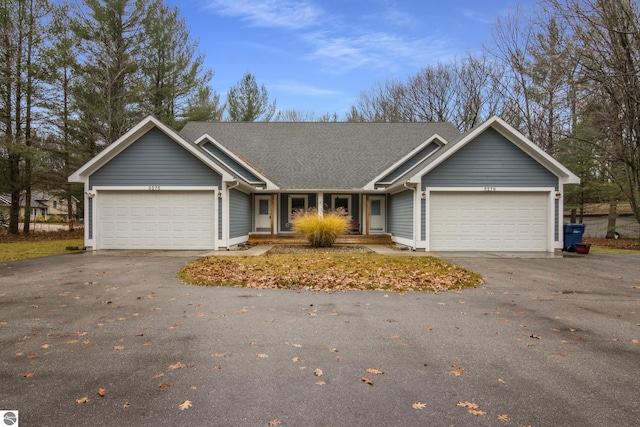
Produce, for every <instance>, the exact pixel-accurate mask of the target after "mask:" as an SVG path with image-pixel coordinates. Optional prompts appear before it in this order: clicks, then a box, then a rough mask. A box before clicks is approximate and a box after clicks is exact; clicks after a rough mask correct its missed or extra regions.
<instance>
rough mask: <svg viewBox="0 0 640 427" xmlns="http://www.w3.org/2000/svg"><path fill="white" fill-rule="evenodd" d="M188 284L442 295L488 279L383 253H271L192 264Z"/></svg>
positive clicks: (185, 276) (184, 274) (186, 272)
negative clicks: (416, 292) (378, 290)
mask: <svg viewBox="0 0 640 427" xmlns="http://www.w3.org/2000/svg"><path fill="white" fill-rule="evenodd" d="M179 277H180V278H181V279H182V280H183V281H184V282H186V283H190V284H197V285H205V286H239V287H249V288H258V289H267V288H268V289H307V290H321V291H326V292H335V291H348V290H368V289H382V290H387V291H396V292H405V291H410V290H413V291H427V292H442V291H448V290H454V289H462V288H467V287H475V286H478V285H480V284H482V277H481V276H480V275H478V274H476V273H473V272H471V271H468V270H466V269H464V268H460V267H456V266H455V265H453V264H450V263H447V262H445V261H442V260H440V259H438V258H433V257H406V256H384V255H378V254H333V253H317V254H265V255H261V256H257V257H233V258H231V257H209V258H203V259H200V260H198V261H195V262H192V263H190V264H188V265H186V266H185V267H184V268H183V269H182V270H181V271H180V273H179Z"/></svg>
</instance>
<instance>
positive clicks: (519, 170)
mask: <svg viewBox="0 0 640 427" xmlns="http://www.w3.org/2000/svg"><path fill="white" fill-rule="evenodd" d="M425 187H554V188H556V189H557V188H558V178H557V177H556V176H555V175H554V174H552V173H551V172H549V171H548V170H547V169H546V168H544V167H543V166H542V165H540V163H538V162H536V161H535V160H533V159H532V158H531V157H529V155H528V154H526V153H525V152H524V151H522V150H521V149H520V148H518V147H516V146H515V145H514V144H512V143H511V142H509V141H508V140H507V139H506V138H505V137H503V136H502V135H500V134H499V133H498V132H496V131H495V130H493V129H487V130H486V131H484V132H483V133H481V134H480V135H478V137H477V138H476V139H474V140H473V141H470V142H469V143H468V144H467V145H465V146H464V147H462V148H461V149H460V150H459V151H458V152H457V153H455V154H453V155H452V156H451V157H449V158H448V159H447V160H446V161H445V162H444V163H442V164H441V165H439V166H438V167H436V168H435V169H434V170H432V171H431V172H429V173H428V174H427V175H425V176H423V177H422V189H424V188H425Z"/></svg>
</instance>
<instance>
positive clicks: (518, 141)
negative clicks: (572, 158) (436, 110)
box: [409, 116, 580, 184]
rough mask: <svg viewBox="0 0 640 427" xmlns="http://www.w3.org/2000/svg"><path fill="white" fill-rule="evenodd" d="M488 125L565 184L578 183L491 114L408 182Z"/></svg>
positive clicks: (551, 158)
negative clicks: (562, 179) (561, 179)
mask: <svg viewBox="0 0 640 427" xmlns="http://www.w3.org/2000/svg"><path fill="white" fill-rule="evenodd" d="M489 127H491V128H493V129H495V130H496V131H497V132H499V133H500V134H501V135H502V136H504V137H505V138H506V139H507V140H508V141H510V142H511V143H512V144H514V145H515V146H517V147H519V148H520V149H521V150H523V151H524V152H525V153H527V154H528V155H529V156H530V157H531V158H532V159H534V160H536V161H537V162H538V163H540V164H541V165H542V166H543V167H544V168H546V169H547V170H549V171H550V172H551V173H553V174H554V175H556V176H557V177H559V178H564V179H565V180H566V181H565V183H567V184H579V183H580V178H578V177H577V176H576V175H575V174H574V173H573V172H571V171H570V170H569V169H567V168H566V167H564V166H563V165H562V164H560V162H558V161H557V160H555V159H554V158H553V157H551V156H550V155H549V154H547V153H545V152H544V151H543V150H542V149H541V148H540V147H538V146H537V145H535V144H534V143H533V142H531V141H530V140H529V139H527V138H526V137H525V136H524V135H522V134H521V133H520V132H518V131H517V130H516V129H515V128H513V127H512V126H510V125H509V124H507V123H506V122H505V121H504V120H502V119H501V118H500V117H498V116H493V117H491V118H490V119H489V120H487V121H486V122H484V123H482V124H481V125H480V126H478V127H477V128H476V129H474V130H473V131H471V132H470V133H469V134H467V135H466V136H465V137H464V138H462V139H461V140H460V141H458V142H457V143H455V144H454V145H453V146H451V145H449V149H447V150H446V151H444V152H442V155H440V156H438V157H436V159H435V160H434V161H432V162H431V163H429V164H428V165H427V166H425V167H424V168H422V169H421V170H419V171H418V172H416V173H415V174H414V175H413V176H412V177H411V178H409V182H412V183H417V184H419V183H420V182H421V179H422V176H423V175H425V174H427V173H429V171H431V170H433V169H435V168H436V167H437V166H438V165H440V164H441V163H442V162H444V161H445V160H447V159H448V158H449V157H451V156H452V155H453V154H454V153H456V152H457V151H458V150H460V149H461V148H462V147H464V146H465V145H467V144H468V143H469V142H470V141H473V140H474V139H475V138H476V137H477V136H478V135H480V134H481V133H482V132H484V131H485V130H487V129H488V128H489Z"/></svg>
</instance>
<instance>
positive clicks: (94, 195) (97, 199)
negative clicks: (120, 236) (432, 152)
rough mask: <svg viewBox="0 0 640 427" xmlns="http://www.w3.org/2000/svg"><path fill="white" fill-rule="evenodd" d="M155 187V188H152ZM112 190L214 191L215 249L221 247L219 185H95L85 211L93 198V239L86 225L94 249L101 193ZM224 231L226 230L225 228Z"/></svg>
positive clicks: (86, 242)
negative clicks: (219, 237) (219, 235)
mask: <svg viewBox="0 0 640 427" xmlns="http://www.w3.org/2000/svg"><path fill="white" fill-rule="evenodd" d="M85 180H86V182H87V183H86V184H85V185H86V186H88V181H89V178H88V176H85ZM151 187H153V189H152V188H151ZM112 191H140V192H143V191H144V192H163V191H199V192H207V193H213V200H214V204H215V206H214V208H213V224H214V238H213V250H218V248H219V247H220V241H219V240H218V231H219V230H218V204H219V203H220V201H219V200H220V199H219V197H218V195H219V193H218V187H217V186H202V187H198V186H170V185H167V186H130V187H126V186H94V187H93V189H92V190H91V191H87V192H86V193H89V194H90V195H91V197H85V213H87V212H89V198H91V199H93V206H92V208H93V210H92V215H91V225H92V229H93V239H88V235H89V230H88V227H85V246H87V247H89V246H91V248H92V250H99V249H100V247H98V242H99V238H98V228H99V227H98V211H99V206H100V193H101V192H112ZM223 213H224V212H223ZM223 231H224V230H223Z"/></svg>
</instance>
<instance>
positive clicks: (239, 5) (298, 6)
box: [207, 0, 452, 75]
mask: <svg viewBox="0 0 640 427" xmlns="http://www.w3.org/2000/svg"><path fill="white" fill-rule="evenodd" d="M207 1H208V3H207V5H208V6H207V9H208V10H210V11H212V12H213V13H217V14H221V15H224V16H231V17H234V18H237V19H240V20H243V21H246V22H249V23H250V24H251V25H253V26H259V27H269V28H274V29H276V30H277V29H278V28H280V29H286V30H290V31H291V33H292V36H293V37H296V38H297V39H298V40H299V41H301V42H302V43H303V47H302V49H303V52H302V53H297V55H298V57H300V58H303V59H306V60H308V61H314V62H316V63H318V64H319V66H320V69H321V70H322V71H324V72H328V73H331V74H335V75H339V74H344V73H348V72H350V71H353V70H355V69H359V68H362V67H373V68H379V69H383V68H384V69H388V70H389V71H391V72H395V71H398V70H402V69H404V68H406V67H407V66H411V67H415V66H416V65H417V66H424V65H426V64H428V63H432V62H434V61H439V60H444V59H447V58H450V57H451V56H452V55H451V52H450V48H449V46H450V43H449V40H448V39H447V38H444V37H439V36H437V35H436V36H434V35H430V36H428V37H422V38H421V37H414V36H411V35H410V34H411V33H410V32H409V31H406V30H407V28H408V27H409V23H410V22H412V21H414V18H412V16H410V15H408V14H407V13H406V12H405V11H403V10H399V9H398V8H396V7H391V6H389V5H385V13H381V12H373V13H372V14H371V15H369V16H368V17H364V18H363V17H361V18H363V19H361V20H359V23H358V22H356V21H354V20H353V19H350V17H349V16H345V15H340V14H339V13H331V14H330V13H328V12H326V11H325V10H324V9H323V8H322V7H320V6H318V5H317V4H316V3H314V1H317V0H299V1H298V0H207ZM385 23H386V25H385ZM389 26H390V27H389ZM381 27H383V28H386V27H389V28H388V29H387V30H380V28H381ZM320 28H322V29H321V30H320ZM391 28H393V29H397V30H398V31H394V30H391ZM304 50H306V51H307V52H306V53H304Z"/></svg>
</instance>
